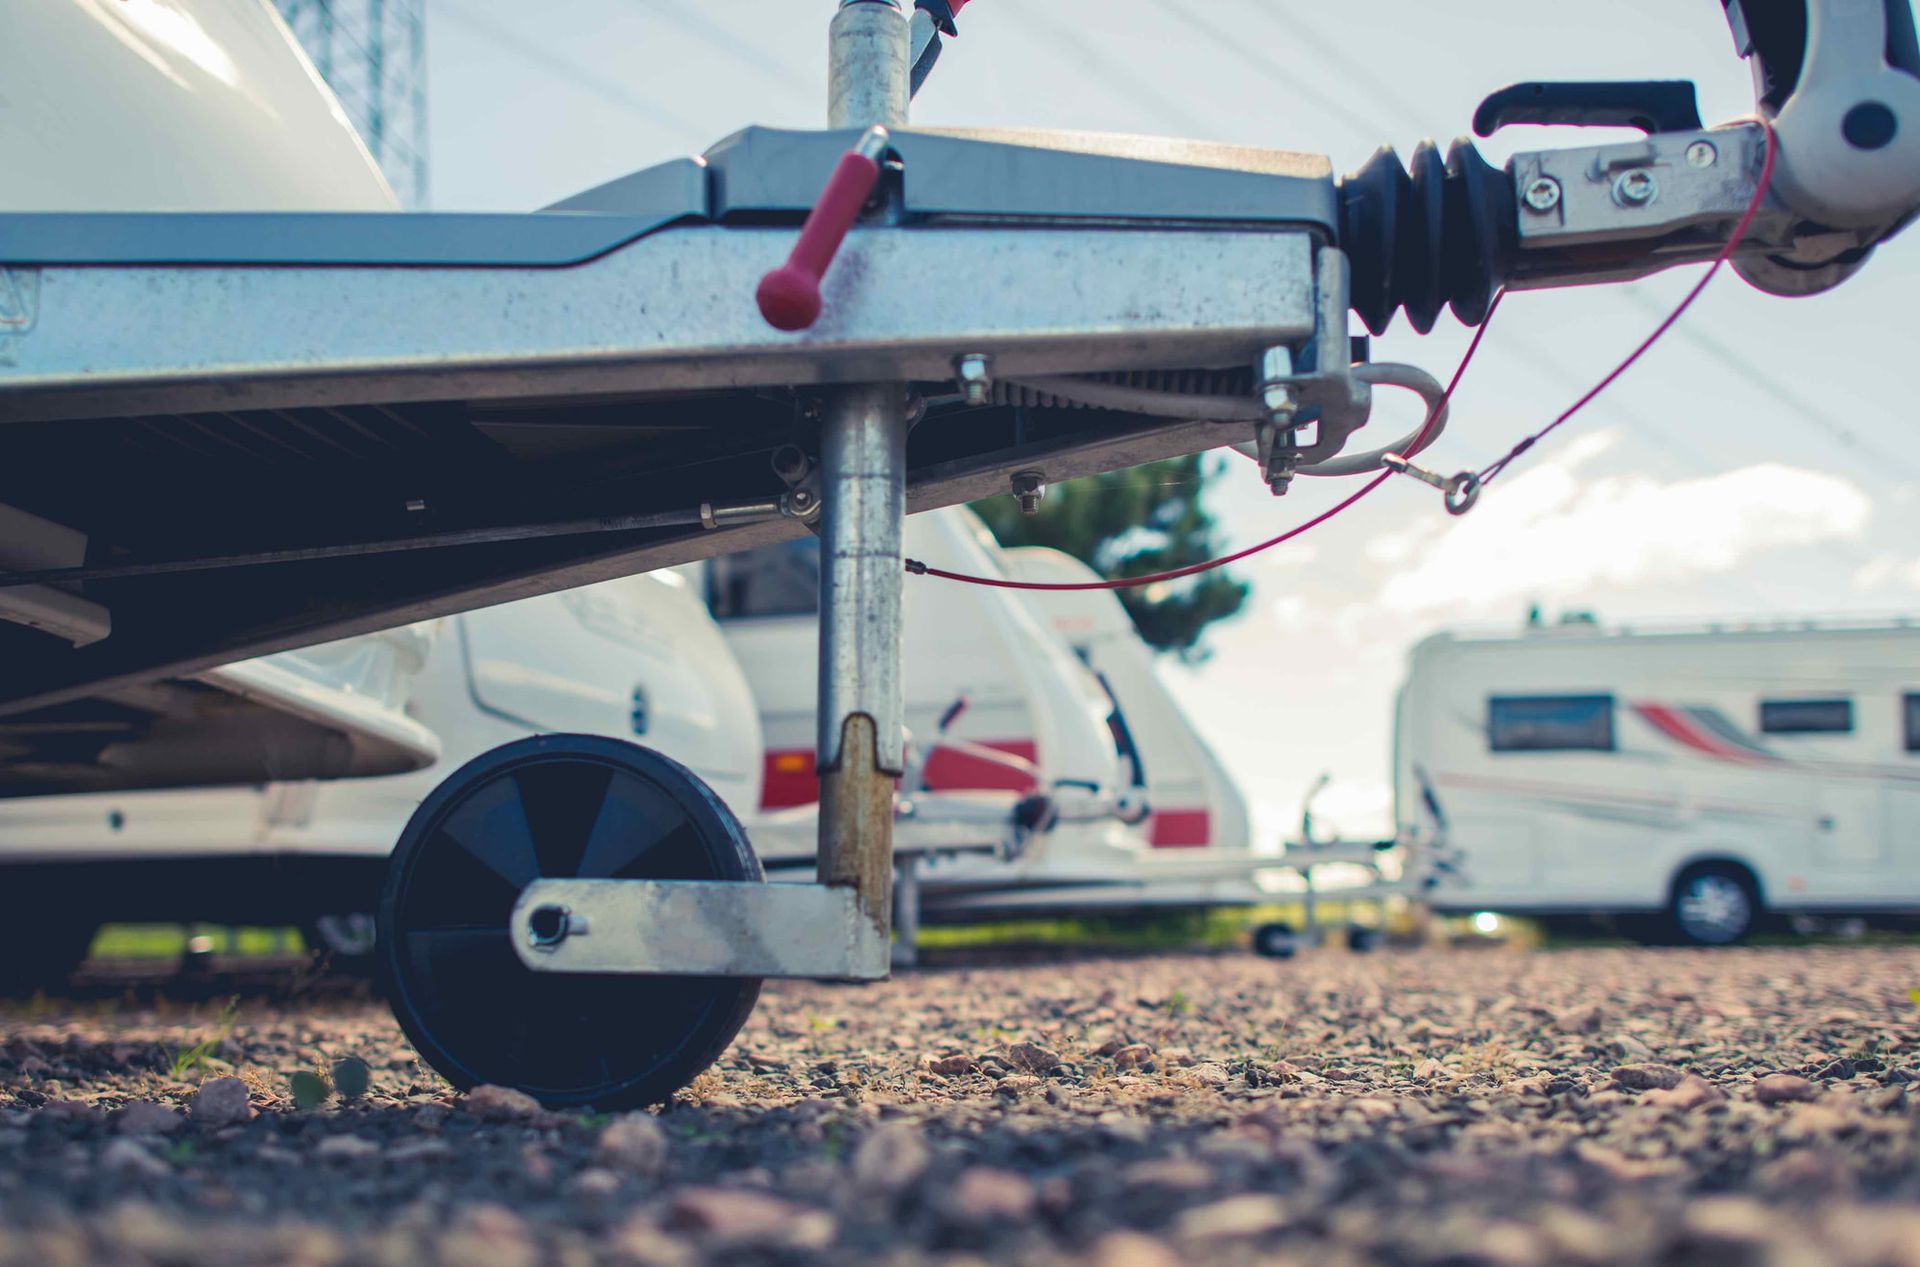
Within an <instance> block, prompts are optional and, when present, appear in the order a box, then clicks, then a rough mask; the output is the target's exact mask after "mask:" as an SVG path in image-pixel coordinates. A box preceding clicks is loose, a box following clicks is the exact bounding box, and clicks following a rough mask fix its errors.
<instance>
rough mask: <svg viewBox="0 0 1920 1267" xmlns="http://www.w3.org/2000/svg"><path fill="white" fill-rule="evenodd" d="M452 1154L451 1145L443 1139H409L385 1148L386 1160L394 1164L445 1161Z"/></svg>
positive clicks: (404, 1164)
mask: <svg viewBox="0 0 1920 1267" xmlns="http://www.w3.org/2000/svg"><path fill="white" fill-rule="evenodd" d="M452 1156H453V1145H452V1144H449V1143H448V1142H447V1141H446V1140H444V1139H410V1140H408V1141H407V1142H406V1143H404V1144H395V1145H394V1146H393V1147H392V1148H389V1149H388V1150H387V1160H388V1161H389V1162H391V1163H393V1164H394V1165H396V1166H409V1165H413V1164H416V1163H419V1162H430V1161H446V1160H448V1159H449V1158H451V1157H452Z"/></svg>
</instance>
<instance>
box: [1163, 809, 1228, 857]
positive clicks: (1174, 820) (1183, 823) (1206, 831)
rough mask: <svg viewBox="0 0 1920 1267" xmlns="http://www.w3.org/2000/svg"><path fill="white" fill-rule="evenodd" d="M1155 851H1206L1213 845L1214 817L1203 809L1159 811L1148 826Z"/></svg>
mask: <svg viewBox="0 0 1920 1267" xmlns="http://www.w3.org/2000/svg"><path fill="white" fill-rule="evenodd" d="M1147 842H1148V843H1149V844H1151V845H1152V846H1153V847H1154V848H1155V849H1204V848H1206V846H1208V845H1210V844H1212V843H1213V815H1212V814H1211V813H1210V812H1209V811H1207V810H1203V809H1157V810H1155V811H1154V812H1153V819H1152V821H1151V822H1149V823H1148V824H1147Z"/></svg>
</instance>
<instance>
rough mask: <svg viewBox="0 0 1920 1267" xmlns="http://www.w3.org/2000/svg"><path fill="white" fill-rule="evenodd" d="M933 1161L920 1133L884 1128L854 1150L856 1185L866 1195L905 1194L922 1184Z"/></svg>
mask: <svg viewBox="0 0 1920 1267" xmlns="http://www.w3.org/2000/svg"><path fill="white" fill-rule="evenodd" d="M932 1160H933V1155H932V1154H931V1153H929V1152H928V1151H927V1145H926V1142H925V1141H924V1140H922V1139H921V1138H920V1132H919V1131H917V1130H915V1129H914V1128H913V1127H910V1126H902V1125H892V1126H882V1127H880V1128H879V1129H878V1130H875V1131H871V1132H869V1133H868V1135H867V1137H866V1138H865V1139H863V1140H861V1141H860V1146H859V1147H858V1148H856V1149H854V1151H853V1183H854V1186H855V1187H856V1188H858V1189H860V1190H861V1191H863V1192H877V1193H881V1194H883V1195H892V1194H895V1193H901V1192H905V1191H906V1190H907V1189H909V1188H911V1187H913V1185H914V1184H916V1183H918V1182H920V1176H922V1175H924V1174H926V1173H927V1166H928V1164H929V1163H931V1162H932Z"/></svg>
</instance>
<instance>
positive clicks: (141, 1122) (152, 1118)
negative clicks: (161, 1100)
mask: <svg viewBox="0 0 1920 1267" xmlns="http://www.w3.org/2000/svg"><path fill="white" fill-rule="evenodd" d="M186 1124H187V1119H185V1118H184V1117H181V1116H180V1114H179V1112H178V1111H177V1110H174V1109H170V1108H168V1107H167V1106H166V1105H164V1104H155V1103H153V1102H152V1101H151V1100H135V1101H134V1102H133V1103H131V1104H129V1105H127V1107H125V1108H124V1109H121V1110H120V1111H119V1112H118V1113H116V1114H115V1115H114V1118H113V1128H114V1129H115V1130H117V1131H119V1132H120V1133H121V1134H122V1135H171V1134H172V1133H173V1132H175V1131H177V1130H179V1129H180V1128H181V1127H182V1126H185V1125H186Z"/></svg>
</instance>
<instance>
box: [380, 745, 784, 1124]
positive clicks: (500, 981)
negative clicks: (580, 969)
mask: <svg viewBox="0 0 1920 1267" xmlns="http://www.w3.org/2000/svg"><path fill="white" fill-rule="evenodd" d="M548 877H554V878H569V877H577V878H584V879H625V880H731V881H740V882H745V883H759V882H760V880H761V874H760V863H759V860H758V859H756V858H755V857H754V854H753V850H752V849H751V848H750V847H749V846H748V844H747V838H746V833H745V832H743V831H742V830H741V828H740V823H739V820H738V819H736V818H735V817H734V815H733V812H732V811H731V810H729V809H728V808H727V806H726V804H725V803H724V802H722V801H721V800H720V798H719V797H718V796H716V795H715V794H714V792H713V790H712V789H711V788H709V787H708V786H707V785H706V784H705V783H703V782H701V781H700V779H699V777H698V776H696V775H695V774H694V773H693V772H692V771H690V770H688V769H687V768H686V767H684V766H682V765H680V764H679V763H678V762H676V761H673V760H671V759H669V758H667V757H664V756H662V755H660V754H659V753H657V752H653V751H651V750H649V749H646V748H642V747H640V746H638V745H636V744H630V743H625V742H622V741H620V740H617V739H608V738H604V737H602V736H597V735H540V736H536V737H534V738H531V739H522V740H518V741H516V742H514V743H510V744H507V745H505V746H503V747H499V748H495V749H494V750H493V751H492V752H489V753H486V754H485V755H483V756H480V757H477V758H475V759H474V760H472V761H470V762H468V763H467V764H466V765H464V766H462V767H461V768H460V769H459V770H458V771H456V772H455V773H454V774H452V775H451V776H449V777H448V778H447V780H446V781H445V782H443V783H442V784H441V785H440V786H439V787H438V788H436V789H434V791H433V793H432V794H431V795H430V796H428V797H427V799H426V800H425V801H423V802H422V803H421V805H420V808H419V809H418V810H416V811H415V812H414V815H413V818H412V819H411V820H410V821H409V822H408V823H407V827H406V830H405V831H404V832H403V833H402V834H401V836H400V843H399V845H398V846H397V847H396V848H395V849H394V852H393V858H392V860H391V861H390V862H389V863H388V867H387V879H386V884H385V886H384V890H383V892H382V894H381V898H380V908H379V912H378V916H377V925H376V933H375V954H376V956H377V957H378V959H379V962H380V968H381V974H382V977H383V978H384V982H385V985H386V990H387V997H388V999H389V1001H390V1002H391V1003H392V1005H393V1011H394V1015H395V1017H396V1018H398V1020H399V1022H400V1027H401V1028H402V1029H403V1030H405V1031H406V1034H407V1037H408V1038H409V1039H410V1040H412V1042H413V1045H414V1047H415V1049H416V1050H418V1051H419V1053H420V1055H421V1056H422V1057H423V1058H424V1059H425V1060H426V1061H427V1063H428V1064H430V1065H432V1066H433V1067H434V1068H435V1069H437V1070H439V1071H440V1073H441V1074H442V1075H443V1076H445V1077H446V1078H447V1080H448V1081H450V1082H452V1083H453V1084H454V1085H455V1086H458V1087H461V1088H463V1089H464V1088H467V1087H472V1086H476V1085H479V1084H481V1083H495V1084H498V1085H502V1086H509V1087H514V1088H516V1089H518V1090H521V1091H525V1092H527V1093H528V1094H529V1095H532V1096H533V1097H534V1098H536V1099H538V1100H539V1101H540V1102H541V1103H543V1104H546V1105H548V1106H549V1107H553V1108H562V1107H571V1106H582V1105H594V1106H598V1107H602V1108H623V1107H630V1106H635V1105H641V1104H653V1103H658V1102H660V1101H663V1100H665V1099H667V1098H668V1097H669V1096H671V1095H672V1094H673V1093H674V1092H675V1091H676V1090H678V1089H679V1088H681V1087H683V1086H685V1085H686V1084H687V1083H688V1082H690V1081H692V1079H693V1078H694V1077H695V1076H696V1075H697V1074H699V1073H700V1071H701V1070H703V1069H705V1068H706V1067H707V1066H708V1065H710V1064H712V1063H713V1062H714V1060H716V1059H717V1058H718V1057H719V1055H720V1053H721V1052H723V1051H725V1050H726V1048H727V1045H728V1044H729V1043H731V1042H732V1041H733V1037H734V1035H735V1034H737V1033H738V1032H739V1030H740V1026H741V1025H742V1024H743V1023H744V1022H745V1021H746V1019H747V1014H748V1013H749V1012H751V1011H752V1010H753V1004H754V1000H755V999H757V998H758V997H759V994H760V981H759V979H758V978H739V977H665V976H613V975H604V974H598V973H592V974H589V973H564V974H563V973H552V972H534V971H531V970H530V969H528V968H526V967H525V966H524V965H523V964H522V963H521V962H520V959H519V957H518V956H517V955H516V954H515V953H514V949H513V945H512V943H511V940H510V936H509V924H508V921H509V917H510V915H511V913H512V910H513V905H514V902H515V901H516V900H518V898H519V896H520V893H521V890H522V889H524V888H525V887H526V885H527V884H529V883H530V882H532V881H533V880H535V879H539V878H548Z"/></svg>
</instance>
